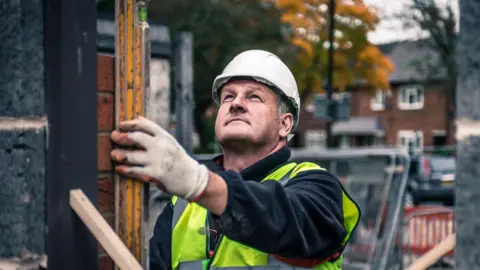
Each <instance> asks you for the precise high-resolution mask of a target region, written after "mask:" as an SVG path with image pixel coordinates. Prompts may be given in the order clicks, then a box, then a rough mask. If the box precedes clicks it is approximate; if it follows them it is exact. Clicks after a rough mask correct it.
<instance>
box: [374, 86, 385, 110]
mask: <svg viewBox="0 0 480 270" xmlns="http://www.w3.org/2000/svg"><path fill="white" fill-rule="evenodd" d="M387 94H388V92H387V91H385V90H382V89H377V91H375V95H374V96H373V97H372V99H371V100H370V108H371V109H372V111H382V110H384V109H385V102H386V100H387Z"/></svg>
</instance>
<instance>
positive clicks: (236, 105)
mask: <svg viewBox="0 0 480 270" xmlns="http://www.w3.org/2000/svg"><path fill="white" fill-rule="evenodd" d="M245 111H246V107H245V104H244V103H243V102H242V100H241V98H240V97H237V98H235V99H234V100H233V102H232V105H231V106H230V113H239V112H245Z"/></svg>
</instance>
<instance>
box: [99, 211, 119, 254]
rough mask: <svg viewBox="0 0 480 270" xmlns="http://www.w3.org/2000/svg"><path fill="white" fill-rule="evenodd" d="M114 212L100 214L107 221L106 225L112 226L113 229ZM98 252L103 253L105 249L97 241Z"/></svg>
mask: <svg viewBox="0 0 480 270" xmlns="http://www.w3.org/2000/svg"><path fill="white" fill-rule="evenodd" d="M114 215H115V214H114V213H102V216H103V218H104V219H105V221H107V223H108V225H110V227H112V229H113V230H115V224H114V220H115V216H114ZM98 253H99V254H104V253H105V249H103V247H102V245H100V243H98Z"/></svg>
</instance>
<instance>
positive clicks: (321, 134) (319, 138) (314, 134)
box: [305, 130, 327, 148]
mask: <svg viewBox="0 0 480 270" xmlns="http://www.w3.org/2000/svg"><path fill="white" fill-rule="evenodd" d="M326 145H327V136H326V135H325V131H323V130H307V131H305V147H310V148H325V147H326Z"/></svg>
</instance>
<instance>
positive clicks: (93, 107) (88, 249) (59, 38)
mask: <svg viewBox="0 0 480 270" xmlns="http://www.w3.org/2000/svg"><path fill="white" fill-rule="evenodd" d="M44 3H45V6H44V7H45V24H44V29H45V83H46V91H45V92H46V98H45V100H46V108H47V116H48V124H49V130H48V148H47V166H46V176H47V224H48V228H47V238H46V239H47V240H46V242H47V243H46V245H47V255H48V269H50V270H57V269H59V270H60V269H61V270H63V269H71V270H75V269H79V270H80V269H98V255H97V248H98V246H97V242H96V241H95V239H94V237H93V236H92V235H91V233H90V232H89V231H88V229H87V227H86V226H85V225H84V224H83V222H82V221H81V220H80V218H79V217H78V216H77V215H76V214H75V213H74V212H73V210H72V209H71V207H70V204H69V198H70V190H71V189H76V188H79V189H81V190H82V191H83V192H84V193H85V194H86V195H87V197H88V198H89V199H90V200H91V201H92V203H93V204H94V205H95V206H96V205H97V201H98V199H97V196H98V195H97V193H98V187H97V28H96V1H95V0H82V1H62V0H45V1H44Z"/></svg>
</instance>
